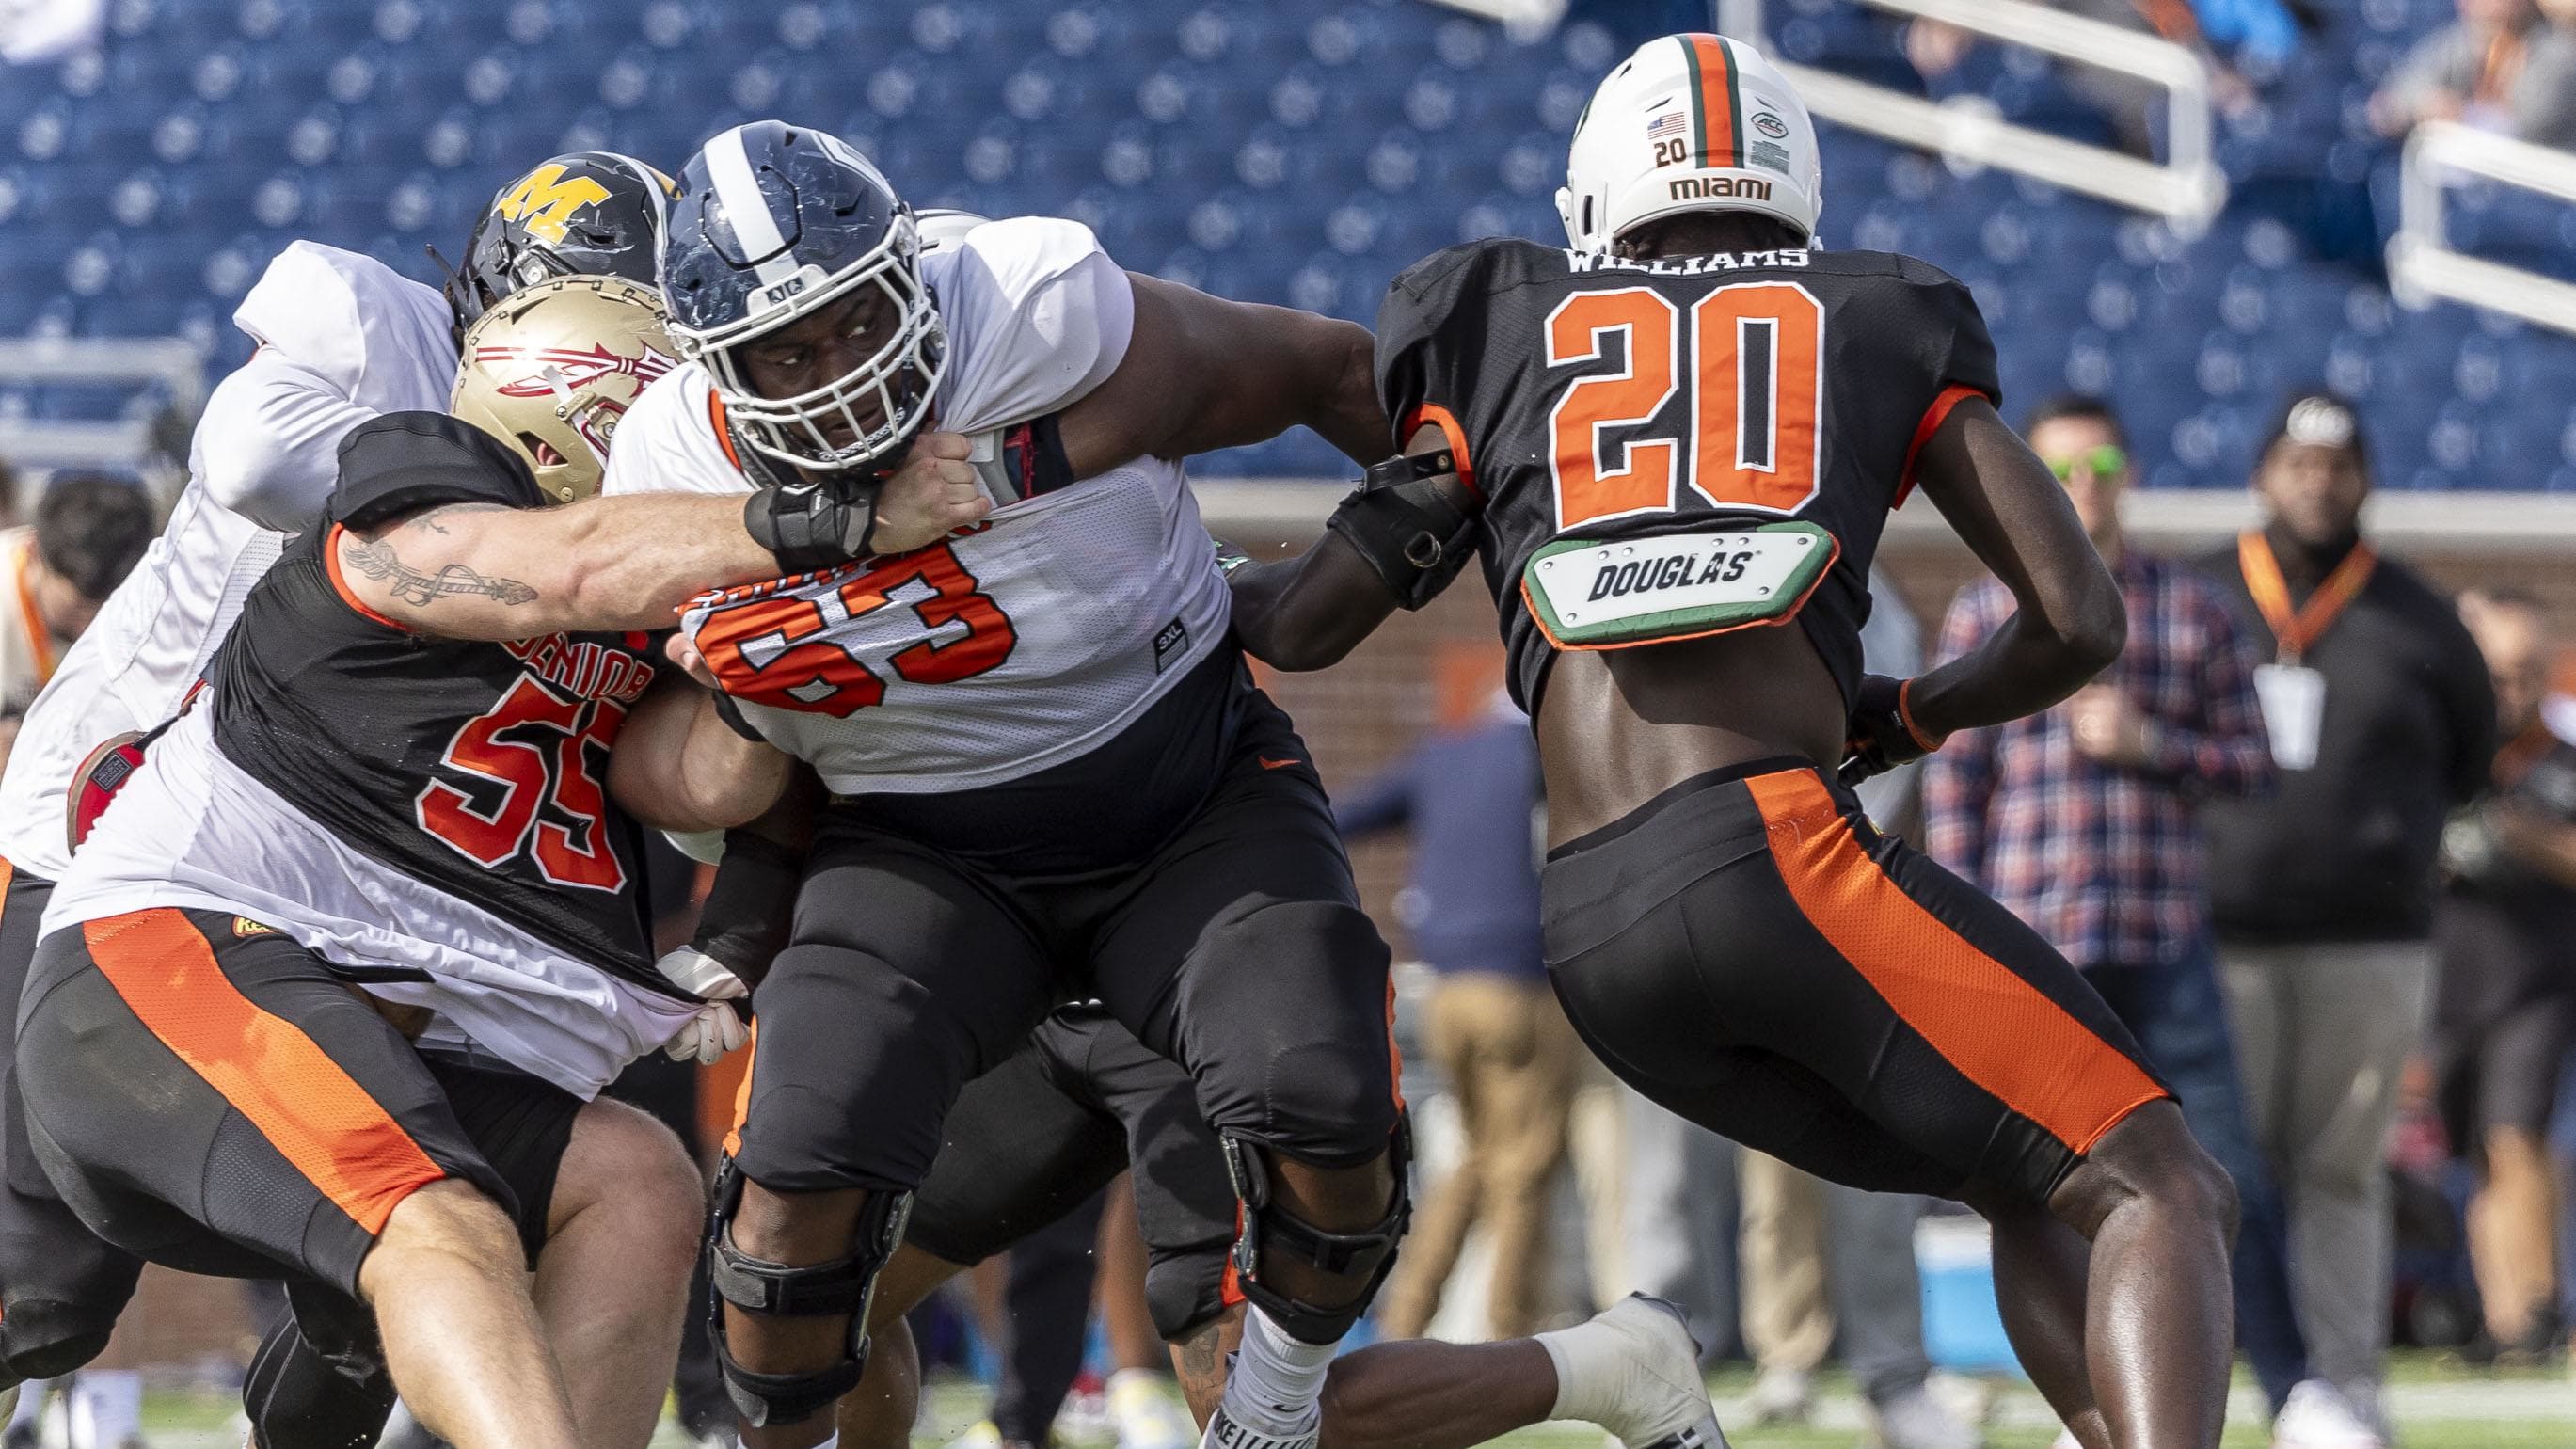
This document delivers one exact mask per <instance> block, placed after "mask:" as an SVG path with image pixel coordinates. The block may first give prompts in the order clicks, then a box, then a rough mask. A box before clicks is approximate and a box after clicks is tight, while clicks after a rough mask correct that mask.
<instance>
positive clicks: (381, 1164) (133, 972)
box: [81, 910, 447, 1233]
mask: <svg viewBox="0 0 2576 1449" xmlns="http://www.w3.org/2000/svg"><path fill="white" fill-rule="evenodd" d="M81 936H82V939H83V940H85V941H86V942H87V943H88V944H89V955H90V959H91V960H92V961H94V962H96V963H97V964H98V969H99V971H100V972H101V973H102V974H104V975H105V976H106V977H107V980H108V984H109V985H111V986H114V987H115V988H116V994H117V995H119V996H121V997H123V998H124V999H125V1004H126V1006H127V1008H128V1009H130V1010H132V1011H133V1013H134V1014H135V1015H136V1016H137V1017H140V1018H141V1019H142V1021H143V1025H144V1026H145V1027H146V1028H147V1029H149V1030H150V1031H151V1033H152V1034H153V1035H154V1036H156V1037H158V1038H160V1039H161V1043H162V1045H164V1046H167V1047H168V1048H170V1050H171V1051H173V1052H175V1053H177V1054H178V1057H179V1060H181V1061H183V1062H185V1063H187V1064H188V1068H189V1070H191V1071H193V1072H195V1073H196V1074H197V1075H198V1076H200V1077H202V1078H204V1079H205V1081H206V1085H208V1086H210V1087H213V1088H214V1089H215V1090H216V1091H217V1092H220V1093H222V1094H223V1098H224V1100H225V1101H227V1102H230V1103H231V1104H232V1105H233V1109H234V1110H235V1111H238V1112H240V1113H241V1114H242V1115H243V1116H244V1117H247V1118H249V1119H250V1121H251V1125H253V1126H255V1127H257V1128H258V1129H259V1130H260V1134H261V1135H262V1136H264V1137H266V1138H267V1139H268V1141H269V1145H270V1146H272V1147H275V1148H276V1149H277V1150H278V1152H279V1153H280V1154H282V1155H283V1156H284V1157H285V1158H286V1160H287V1161H288V1162H290V1163H293V1164H294V1165H295V1170H296V1171H298V1172H300V1173H302V1174H304V1176H305V1178H306V1179H307V1180H308V1181H310V1182H311V1183H312V1184H313V1185H314V1186H315V1187H316V1188H319V1189H321V1192H322V1195H323V1196H325V1197H327V1198H329V1199H331V1201H332V1202H334V1203H336V1204H338V1205H339V1208H340V1210H341V1211H342V1212H344V1213H347V1214H348V1215H349V1216H350V1217H351V1218H352V1219H354V1220H356V1222H357V1224H358V1225H359V1226H360V1227H362V1228H365V1229H366V1230H367V1231H368V1232H370V1233H381V1232H383V1231H384V1228H385V1219H386V1218H388V1217H390V1216H392V1214H393V1210H394V1204H396V1203H398V1202H401V1201H402V1200H403V1199H404V1198H406V1197H408V1196H410V1195H411V1193H412V1192H413V1191H414V1190H415V1189H417V1188H420V1187H422V1186H424V1185H426V1184H428V1183H432V1182H436V1181H438V1180H439V1179H440V1178H443V1177H445V1176H446V1175H447V1174H446V1173H445V1172H444V1171H443V1170H441V1169H440V1167H439V1165H438V1164H437V1163H435V1162H432V1161H431V1160H430V1158H429V1154H428V1153H426V1152H423V1151H422V1150H421V1149H420V1144H419V1143H417V1142H414V1141H412V1139H411V1134H410V1133H408V1132H405V1131H404V1130H403V1128H402V1124H401V1123H399V1122H396V1121H395V1120H394V1119H393V1117H392V1116H391V1115H390V1114H388V1113H387V1112H386V1111H385V1109H384V1108H383V1107H382V1106H380V1105H378V1104H377V1102H376V1099H375V1098H373V1097H371V1096H369V1095H367V1090H366V1088H364V1087H361V1086H359V1085H358V1083H357V1082H356V1081H355V1080H353V1079H352V1078H351V1077H350V1076H349V1074H348V1073H347V1072H345V1071H343V1070H341V1067H340V1064H339V1063H338V1062H335V1061H333V1060H331V1058H330V1057H329V1056H328V1055H327V1054H326V1053H324V1052H323V1050H322V1048H321V1047H320V1046H318V1045H316V1044H315V1043H314V1041H313V1039H312V1038H311V1037H309V1036H306V1035H305V1034H304V1033H303V1032H302V1031H300V1030H298V1029H297V1028H296V1026H295V1024H294V1023H292V1022H290V1021H288V1020H286V1019H285V1018H284V1017H281V1016H275V1015H272V1014H270V1013H269V1012H266V1011H263V1010H261V1009H260V1008H259V1006H258V1005H257V1004H256V1003H254V1002H253V1001H252V1000H251V999H250V998H249V997H247V996H244V995H242V994H241V989H240V988H239V987H236V986H235V985H233V983H232V978H230V977H228V976H226V975H225V974H224V971H223V968H222V967H221V966H219V965H217V964H216V963H215V951H214V947H212V946H210V945H208V944H207V942H206V938H205V937H204V936H203V935H201V934H199V932H198V930H197V928H196V927H195V926H194V925H192V924H190V923H189V921H188V918H187V917H186V916H184V915H182V914H180V913H179V912H177V911H174V910H148V911H134V912H130V913H128V914H126V915H122V916H110V917H108V918H107V919H105V920H99V921H90V922H87V923H85V924H84V925H83V926H82V927H81Z"/></svg>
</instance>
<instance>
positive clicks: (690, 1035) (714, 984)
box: [653, 946, 751, 1067]
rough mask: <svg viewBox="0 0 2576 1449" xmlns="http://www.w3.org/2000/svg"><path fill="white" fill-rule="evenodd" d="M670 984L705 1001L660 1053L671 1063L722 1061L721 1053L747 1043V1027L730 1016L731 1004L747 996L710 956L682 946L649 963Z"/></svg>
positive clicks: (707, 1064)
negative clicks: (694, 1060)
mask: <svg viewBox="0 0 2576 1449" xmlns="http://www.w3.org/2000/svg"><path fill="white" fill-rule="evenodd" d="M653 965H654V967H655V968H656V969H658V970H659V971H660V972H661V973H662V975H663V976H664V977H665V978H667V979H668V980H669V981H670V982H671V983H672V984H673V985H675V986H678V987H679V988H680V989H682V990H684V991H687V992H689V993H690V994H691V995H694V996H703V997H706V998H707V1002H706V1004H705V1005H703V1006H701V1007H699V1008H698V1010H697V1014H696V1015H694V1016H691V1017H690V1018H689V1019H688V1022H687V1023H686V1024H685V1025H683V1026H682V1027H681V1028H680V1029H679V1030H678V1031H676V1032H673V1033H672V1034H671V1039H670V1040H669V1041H667V1042H664V1043H663V1044H662V1051H663V1053H664V1054H665V1055H667V1056H668V1057H670V1059H671V1060H673V1061H675V1062H685V1061H688V1060H690V1059H692V1058H695V1059H696V1061H697V1063H698V1065H699V1066H702V1067H711V1066H714V1065H715V1064H716V1063H717V1062H720V1061H722V1060H724V1057H725V1053H727V1052H732V1051H739V1050H741V1049H742V1046H743V1043H745V1042H748V1041H750V1040H751V1028H750V1027H747V1026H745V1025H743V1024H742V1018H741V1017H740V1016H737V1015H735V1014H734V1009H733V1006H732V1003H733V1002H735V1001H737V1000H740V999H741V998H742V997H744V996H747V995H749V994H750V991H749V988H747V987H745V986H744V985H743V984H742V978H741V977H739V976H736V975H734V974H733V973H732V972H730V971H728V970H726V969H725V968H724V964H723V963H722V962H720V961H718V960H716V958H714V957H713V956H710V955H708V954H706V953H705V952H703V951H699V950H696V949H694V948H692V947H688V946H682V947H681V948H679V949H678V950H676V951H673V952H671V953H670V954H669V955H667V956H664V957H663V958H662V959H661V960H659V961H656V962H654V963H653Z"/></svg>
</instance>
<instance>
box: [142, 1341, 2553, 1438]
mask: <svg viewBox="0 0 2576 1449" xmlns="http://www.w3.org/2000/svg"><path fill="white" fill-rule="evenodd" d="M2394 1380H2395V1382H2394V1387H2393V1389H2392V1397H2393V1399H2394V1401H2395V1403H2396V1404H2397V1406H2398V1409H2399V1415H2400V1417H2399V1435H2400V1439H2399V1445H2400V1449H2576V1380H2571V1379H2570V1378H2568V1377H2567V1376H2566V1375H2565V1374H2564V1373H2557V1372H2541V1371H2535V1370H2524V1371H2507V1372H2496V1373H2473V1372H2470V1371H2468V1370H2465V1369H2462V1368H2460V1367H2458V1366H2457V1365H2455V1364H2450V1363H2446V1362H2444V1361H2441V1360H2437V1359H2435V1358H2433V1357H2431V1356H2429V1355H2407V1356H2401V1358H2400V1359H2399V1361H2398V1363H2397V1365H2396V1370H2395V1374H2394ZM1751 1386H1752V1380H1751V1377H1750V1375H1749V1374H1748V1373H1746V1372H1744V1371H1742V1370H1740V1369H1730V1370H1725V1371H1721V1372H1720V1373H1718V1374H1717V1375H1716V1376H1715V1377H1713V1378H1712V1379H1711V1380H1710V1389H1711V1392H1712V1393H1713V1394H1714V1395H1715V1396H1716V1398H1717V1401H1718V1416H1719V1420H1720V1422H1721V1423H1723V1422H1725V1421H1726V1419H1727V1415H1728V1410H1729V1409H1730V1407H1731V1406H1732V1404H1733V1402H1734V1401H1735V1400H1737V1399H1738V1398H1740V1397H1741V1396H1742V1395H1743V1394H1744V1392H1745V1391H1746V1390H1747V1389H1749V1388H1750V1387H1751ZM1823 1387H1824V1391H1825V1392H1824V1396H1823V1401H1822V1404H1821V1409H1820V1414H1819V1419H1820V1422H1819V1423H1817V1424H1815V1425H1813V1426H1809V1427H1802V1428H1771V1429H1739V1428H1736V1427H1734V1426H1733V1425H1731V1424H1730V1425H1728V1427H1727V1437H1728V1439H1729V1440H1730V1441H1731V1442H1732V1443H1733V1445H1734V1449H1859V1446H1864V1445H1869V1444H1873V1443H1874V1442H1875V1440H1874V1439H1873V1438H1872V1437H1871V1436H1870V1434H1869V1432H1868V1430H1867V1429H1866V1428H1865V1427H1864V1426H1863V1423H1862V1417H1861V1413H1860V1408H1859V1405H1858V1403H1857V1402H1856V1401H1855V1400H1854V1399H1853V1398H1852V1396H1851V1393H1850V1386H1849V1384H1848V1382H1844V1381H1836V1380H1832V1379H1828V1380H1827V1381H1826V1383H1825V1385H1824V1386H1823ZM985 1402H986V1393H985V1390H984V1389H983V1388H982V1387H981V1386H979V1385H977V1384H975V1383H974V1382H972V1381H971V1380H962V1379H949V1380H940V1381H935V1382H934V1383H933V1384H932V1386H931V1393H930V1404H929V1410H928V1412H927V1413H926V1414H925V1415H924V1416H923V1419H922V1424H921V1427H920V1432H919V1433H917V1434H916V1435H915V1436H914V1440H913V1442H914V1443H915V1444H916V1445H917V1446H920V1449H938V1446H940V1445H943V1444H945V1443H946V1442H947V1441H948V1440H949V1439H951V1438H953V1437H954V1436H955V1435H957V1434H958V1433H959V1432H961V1431H963V1430H964V1429H965V1428H966V1427H967V1426H968V1425H970V1424H972V1423H973V1422H974V1421H975V1420H976V1419H978V1418H980V1417H982V1414H983V1412H984V1406H985ZM238 1414H239V1411H238V1409H237V1407H236V1404H235V1402H234V1400H233V1399H232V1397H231V1396H230V1395H225V1394H218V1393H215V1392H212V1391H201V1392H168V1393H155V1394H153V1395H152V1396H151V1398H150V1400H149V1402H148V1404H147V1406H146V1413H145V1424H146V1428H147V1429H148V1431H149V1432H150V1435H151V1446H152V1449H238V1446H239V1445H240V1444H241V1427H240V1420H239V1416H238ZM2046 1414H2047V1410H2046V1408H2045V1406H2043V1405H2042V1404H2041V1403H2040V1400H2039V1397H2038V1395H2036V1394H2034V1393H2032V1392H2031V1391H2030V1390H2029V1389H2028V1388H2027V1387H2023V1386H2007V1387H2005V1388H2003V1389H2002V1390H2001V1391H2000V1392H1999V1393H1998V1395H1997V1397H1996V1405H1995V1413H1994V1415H1993V1417H1992V1419H1991V1421H1990V1428H1989V1430H1988V1441H1987V1442H1988V1444H1989V1445H1990V1449H2047V1445H2048V1443H2049V1441H2050V1440H2051V1439H2053V1438H2054V1437H2055V1436H2056V1432H2057V1431H2056V1427H2055V1425H2054V1424H2053V1423H2051V1422H2050V1421H2049V1420H2048V1419H2047V1417H2046ZM2256 1414H2257V1410H2256V1406H2255V1403H2254V1400H2253V1398H2252V1396H2251V1393H2250V1390H2249V1389H2248V1388H2247V1386H2246V1385H2245V1383H2244V1382H2243V1381H2242V1379H2241V1377H2240V1381H2239V1384H2238V1394H2237V1399H2236V1404H2235V1411H2234V1412H2233V1413H2232V1414H2231V1415H2230V1420H2229V1425H2228V1430H2227V1438H2226V1443H2225V1449H2265V1446H2267V1445H2269V1444H2270V1442H2271V1437H2270V1435H2269V1434H2268V1433H2267V1432H2266V1430H2265V1429H2264V1427H2263V1425H2262V1424H2261V1423H2260V1422H2258V1419H2257V1417H2256ZM1500 1442H1501V1443H1502V1444H1504V1445H1507V1446H1510V1449H1601V1438H1600V1436H1599V1435H1598V1434H1596V1433H1594V1432H1592V1431H1590V1430H1587V1429H1582V1428H1579V1427H1577V1426H1573V1425H1549V1426H1543V1427H1540V1428H1536V1429H1530V1430H1525V1431H1523V1432H1521V1433H1518V1434H1514V1435H1511V1436H1510V1437H1508V1438H1506V1439H1503V1440H1501V1441H1500ZM1106 1444H1107V1441H1105V1440H1098V1439H1082V1438H1070V1439H1067V1440H1065V1441H1064V1449H1106ZM687 1446H688V1440H687V1439H686V1438H684V1437H683V1436H682V1435H681V1434H680V1432H679V1430H678V1428H677V1427H676V1426H674V1425H669V1424H666V1425H665V1426H664V1427H663V1431H662V1433H661V1434H660V1435H659V1436H658V1437H657V1438H656V1439H655V1440H654V1449H687Z"/></svg>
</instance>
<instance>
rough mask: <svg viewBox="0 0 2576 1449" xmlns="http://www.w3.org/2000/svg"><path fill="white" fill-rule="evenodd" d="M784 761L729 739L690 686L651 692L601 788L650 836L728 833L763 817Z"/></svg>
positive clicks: (754, 744)
mask: <svg viewBox="0 0 2576 1449" xmlns="http://www.w3.org/2000/svg"><path fill="white" fill-rule="evenodd" d="M789 763H790V762H789V760H788V758H787V756H785V755H783V754H780V753H779V752H778V751H776V750H774V749H771V748H770V747H769V746H767V745H765V744H762V743H760V742H759V741H757V740H749V739H745V738H743V737H742V736H741V735H739V734H736V733H735V732H734V731H733V729H732V727H730V726H728V725H727V724H725V722H724V721H723V719H722V718H720V717H719V716H718V715H717V714H716V711H715V705H714V702H713V700H712V699H711V698H710V697H709V696H708V695H707V693H706V692H705V691H704V690H702V689H699V688H698V687H697V686H695V685H693V684H690V683H687V682H686V681H680V682H678V683H667V682H666V683H665V684H662V685H657V686H656V687H655V689H654V691H653V693H651V694H649V695H647V696H646V697H645V698H644V699H643V700H642V701H641V702H639V703H638V704H637V705H636V706H635V708H634V710H633V711H632V712H631V713H630V714H629V715H628V716H627V719H626V723H625V725H624V727H623V728H622V729H621V730H620V731H619V732H618V737H617V748H616V749H615V750H614V751H613V752H611V754H610V756H609V770H608V788H609V791H610V793H611V794H612V795H614V796H615V797H616V800H617V803H618V805H619V806H620V807H622V808H623V809H624V810H625V811H626V813H628V814H629V815H632V816H634V817H635V818H636V819H637V820H639V821H641V822H643V823H644V824H645V825H648V826H651V827H653V828H654V829H657V830H669V831H677V832H681V833H683V834H695V833H698V832H701V831H712V830H730V829H732V828H733V827H735V826H738V825H742V824H744V823H746V822H748V821H750V820H752V819H753V818H755V817H757V816H758V815H759V814H760V813H761V812H762V811H764V810H767V809H768V808H769V807H770V806H771V805H772V804H773V803H774V802H776V800H777V799H778V796H779V794H780V792H781V791H783V790H784V789H785V788H786V785H787V771H788V766H789Z"/></svg>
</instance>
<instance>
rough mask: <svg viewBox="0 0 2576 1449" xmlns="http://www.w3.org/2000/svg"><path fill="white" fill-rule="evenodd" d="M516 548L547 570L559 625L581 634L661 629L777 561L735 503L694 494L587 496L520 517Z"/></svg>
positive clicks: (763, 574) (774, 569)
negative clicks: (523, 529) (715, 591)
mask: <svg viewBox="0 0 2576 1449" xmlns="http://www.w3.org/2000/svg"><path fill="white" fill-rule="evenodd" d="M527 521H528V522H529V523H530V524H531V525H534V526H533V527H531V529H530V530H529V535H528V537H527V538H526V539H525V540H524V542H523V544H522V547H523V549H524V551H525V552H526V553H527V555H528V556H529V557H530V559H531V561H532V565H533V566H534V567H537V568H540V569H548V570H551V571H552V574H553V583H554V587H553V588H552V589H550V590H545V591H543V592H544V595H545V597H546V598H547V599H550V600H552V601H553V607H554V609H555V610H556V611H557V614H558V619H559V622H556V623H554V624H553V626H552V627H554V628H557V629H564V630H581V629H661V628H668V627H669V626H670V624H671V622H672V619H673V617H674V615H675V614H676V613H677V611H678V610H679V608H680V606H681V605H683V604H685V603H687V602H688V601H689V600H690V599H691V598H692V597H694V596H696V595H697V594H699V593H702V592H704V591H706V590H708V589H711V588H720V587H722V586H724V585H727V584H739V583H749V582H751V581H753V580H756V579H765V578H771V577H774V576H776V575H777V573H778V572H779V568H778V560H777V559H776V558H775V557H774V556H772V555H771V553H770V552H769V550H768V549H766V548H763V547H762V546H761V545H760V544H758V543H757V542H754V541H753V539H752V537H751V535H750V534H748V533H746V532H744V531H743V526H742V500H741V499H739V498H729V497H721V496H713V495H703V494H639V495H636V496H633V497H627V498H596V499H590V500H587V501H585V502H582V503H577V504H574V505H572V506H571V507H569V508H565V509H561V510H556V511H552V512H546V513H537V514H532V515H527Z"/></svg>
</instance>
